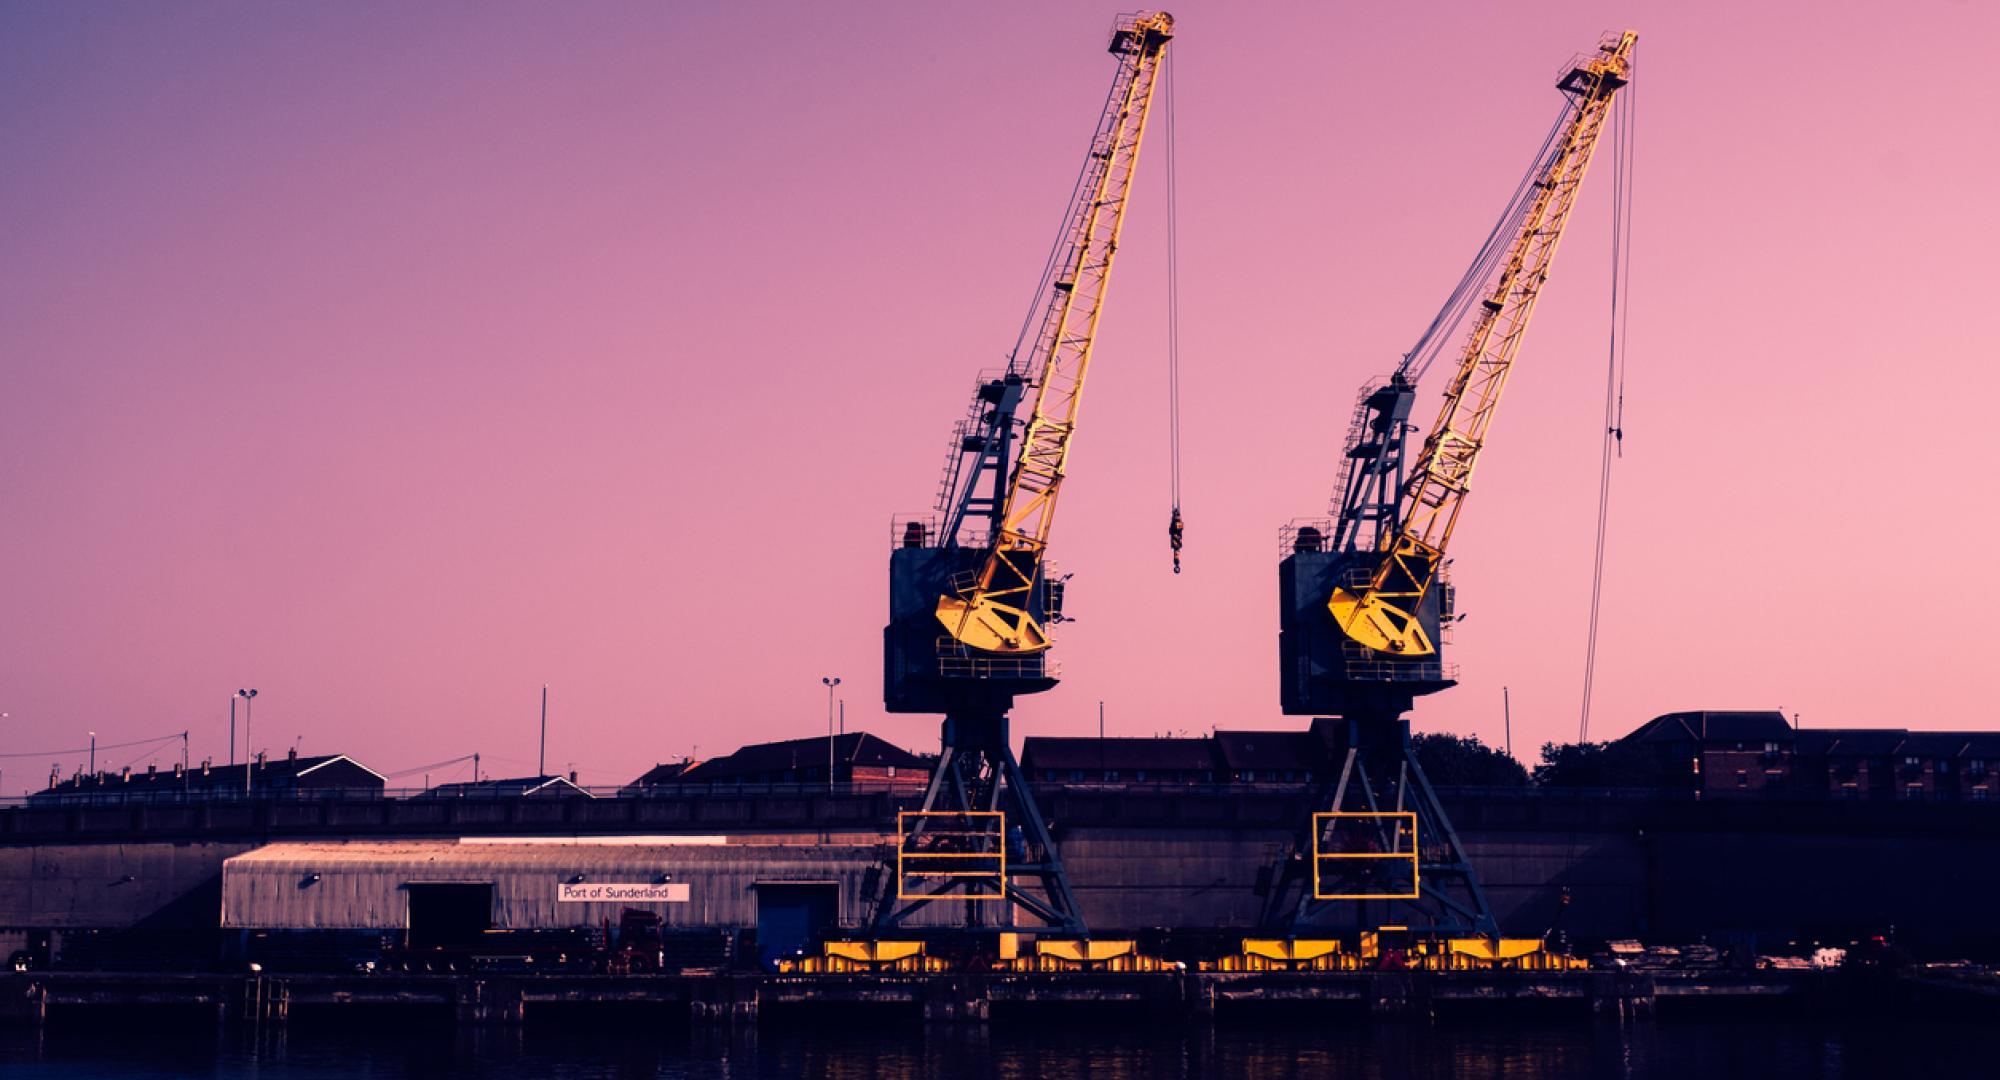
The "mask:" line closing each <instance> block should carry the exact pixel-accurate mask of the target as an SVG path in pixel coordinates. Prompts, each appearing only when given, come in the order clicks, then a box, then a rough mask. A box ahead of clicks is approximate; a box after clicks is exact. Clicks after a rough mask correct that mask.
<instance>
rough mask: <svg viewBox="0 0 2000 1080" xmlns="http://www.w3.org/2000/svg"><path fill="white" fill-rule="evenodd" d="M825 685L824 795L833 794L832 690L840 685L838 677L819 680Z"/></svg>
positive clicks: (833, 676) (832, 676) (831, 676)
mask: <svg viewBox="0 0 2000 1080" xmlns="http://www.w3.org/2000/svg"><path fill="white" fill-rule="evenodd" d="M820 682H822V683H825V684H826V793H827V794H828V795H831V794H833V688H834V687H836V686H839V685H840V676H838V675H828V676H825V677H824V678H822V679H820Z"/></svg>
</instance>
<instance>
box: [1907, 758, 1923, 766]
mask: <svg viewBox="0 0 2000 1080" xmlns="http://www.w3.org/2000/svg"><path fill="white" fill-rule="evenodd" d="M1923 763H1924V759H1923V758H1919V757H1906V758H1904V759H1903V764H1905V765H1908V766H1911V767H1913V768H1914V767H1916V766H1918V765H1922V764H1923Z"/></svg>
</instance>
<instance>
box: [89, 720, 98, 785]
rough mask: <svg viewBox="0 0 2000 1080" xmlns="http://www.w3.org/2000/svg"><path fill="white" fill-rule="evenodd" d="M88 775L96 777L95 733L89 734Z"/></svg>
mask: <svg viewBox="0 0 2000 1080" xmlns="http://www.w3.org/2000/svg"><path fill="white" fill-rule="evenodd" d="M90 775H92V776H96V775H97V732H95V731H93V732H91V733H90Z"/></svg>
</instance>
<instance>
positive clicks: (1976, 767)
mask: <svg viewBox="0 0 2000 1080" xmlns="http://www.w3.org/2000/svg"><path fill="white" fill-rule="evenodd" d="M1965 771H1966V772H1968V773H1971V774H1972V775H1974V776H1985V775H1986V762H1984V761H1982V760H1973V761H1968V762H1966V763H1965Z"/></svg>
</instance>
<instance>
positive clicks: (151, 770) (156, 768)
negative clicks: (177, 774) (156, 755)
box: [146, 761, 160, 777]
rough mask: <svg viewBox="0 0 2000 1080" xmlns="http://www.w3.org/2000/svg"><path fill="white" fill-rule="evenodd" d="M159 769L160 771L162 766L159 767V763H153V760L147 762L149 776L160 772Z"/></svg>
mask: <svg viewBox="0 0 2000 1080" xmlns="http://www.w3.org/2000/svg"><path fill="white" fill-rule="evenodd" d="M159 771H160V767H159V766H158V765H155V764H153V763H152V762H150V761H149V762H147V763H146V775H147V776H148V777H151V776H152V775H153V774H155V773H157V772H159Z"/></svg>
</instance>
